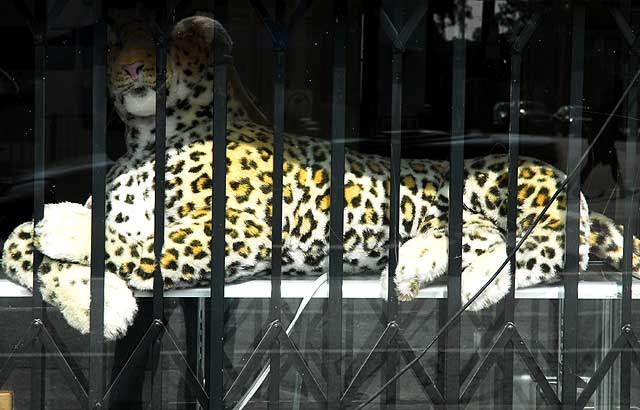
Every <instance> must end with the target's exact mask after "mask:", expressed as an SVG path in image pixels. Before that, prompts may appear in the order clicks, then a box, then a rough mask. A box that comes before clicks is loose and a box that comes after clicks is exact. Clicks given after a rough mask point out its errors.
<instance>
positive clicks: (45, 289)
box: [3, 17, 640, 338]
mask: <svg viewBox="0 0 640 410" xmlns="http://www.w3.org/2000/svg"><path fill="white" fill-rule="evenodd" d="M216 24H217V23H215V22H214V21H213V20H211V19H209V18H206V17H191V18H188V19H185V20H183V21H181V22H179V23H178V24H177V26H176V27H175V29H174V31H173V35H172V43H171V47H170V50H169V56H168V61H169V65H168V70H167V83H166V86H167V118H166V124H167V132H166V134H167V139H166V146H167V151H166V172H165V179H166V183H165V186H164V191H165V208H166V209H165V229H164V231H165V236H164V246H163V251H162V256H161V258H159V260H158V261H156V260H155V257H154V252H153V237H154V235H153V227H154V223H153V218H154V216H153V215H154V163H155V160H154V150H155V143H154V141H155V118H154V113H155V91H154V89H155V86H156V84H155V81H156V80H155V78H156V75H155V55H154V53H153V49H154V48H153V40H152V36H151V34H150V31H149V30H148V29H147V28H146V27H145V25H144V22H142V21H140V20H135V19H134V20H129V21H127V22H125V23H121V24H119V25H118V27H117V30H116V36H115V39H114V42H113V43H112V45H111V49H110V53H109V74H108V75H109V85H110V87H109V89H110V97H111V99H112V100H113V102H114V105H115V107H116V109H117V111H118V113H119V115H120V117H121V118H122V120H123V121H124V123H125V124H126V140H127V147H128V150H127V153H126V154H125V155H124V156H123V157H122V158H120V159H119V160H118V161H117V162H116V164H115V165H114V166H113V168H112V169H111V170H110V171H109V173H108V176H107V189H106V193H107V201H106V212H107V213H106V227H107V229H106V232H105V235H106V242H105V247H106V255H107V256H106V261H105V267H106V271H107V286H108V291H107V297H106V300H107V301H106V303H107V305H108V307H107V308H108V309H112V310H111V312H112V313H107V317H106V318H105V325H106V328H107V330H106V333H105V334H106V336H107V337H109V338H112V337H118V336H121V335H122V334H124V333H125V332H126V328H127V327H128V325H129V323H130V322H131V320H132V319H133V315H134V314H135V300H133V297H132V295H131V292H130V291H129V290H128V288H135V289H151V288H152V286H153V273H154V270H155V268H156V266H158V265H159V266H160V268H161V272H162V277H163V280H164V287H165V289H171V288H177V287H191V286H196V285H199V284H203V283H207V282H208V281H209V280H210V269H209V267H210V246H211V232H212V220H211V217H212V212H211V210H212V207H213V206H216V204H217V203H218V204H219V202H217V201H216V199H215V198H213V197H212V152H213V139H212V112H213V107H212V102H213V89H212V87H213V67H212V65H211V64H210V61H211V59H212V55H211V51H212V50H211V46H210V44H211V43H212V40H213V37H214V36H215V35H218V34H219V33H221V34H220V35H223V36H226V34H225V33H224V31H223V30H222V29H221V28H220V26H218V25H216ZM225 43H226V44H230V40H229V39H228V38H225ZM132 64H133V65H132ZM123 67H125V68H127V70H129V71H127V70H125V69H124V68H123ZM132 67H134V68H135V69H136V70H137V71H136V73H135V74H136V75H135V79H134V78H133V77H134V76H133V75H132V74H131V70H132ZM241 91H242V90H241V89H240V86H239V85H238V84H237V83H236V84H233V83H230V84H229V86H228V95H229V99H228V109H227V146H226V149H227V159H226V164H224V167H225V168H226V189H227V199H226V220H225V232H226V235H225V243H226V248H225V269H226V280H227V281H235V280H238V279H241V278H243V277H247V276H255V275H258V274H263V273H267V272H269V270H270V267H271V239H272V237H271V234H272V219H273V218H272V215H273V203H272V195H273V185H274V181H273V172H272V171H273V130H272V128H270V127H269V126H268V125H266V124H265V122H264V120H263V119H262V118H259V119H258V118H256V116H255V115H252V114H251V113H255V112H256V110H255V109H254V108H251V107H248V106H247V104H246V100H245V102H243V101H242V100H241V98H239V95H240V92H241ZM214 166H215V167H216V169H222V164H214ZM507 168H508V165H507V158H506V157H505V156H501V155H493V156H488V157H483V158H477V159H470V160H466V161H465V162H464V175H465V178H464V180H465V182H464V202H463V205H464V213H463V219H464V223H463V227H462V232H463V237H462V242H463V254H462V267H463V273H462V296H463V299H464V300H468V299H469V298H470V297H471V296H472V295H473V294H474V293H475V292H476V290H477V289H479V288H480V287H481V286H482V284H483V283H484V282H485V281H486V279H487V278H488V277H489V276H490V275H491V274H492V273H493V271H494V270H495V268H496V267H497V266H498V264H499V263H500V262H501V261H503V260H504V259H505V257H506V244H505V232H506V209H507V208H506V206H507V203H506V198H507ZM283 171H284V186H283V220H282V225H283V232H282V236H283V242H284V243H283V249H282V258H283V260H282V268H283V272H284V273H286V274H296V275H300V274H302V275H306V274H309V275H312V274H320V273H323V272H325V271H326V270H327V268H328V253H329V247H328V243H329V236H330V235H335V234H336V233H334V232H331V231H330V225H329V209H330V205H331V198H330V195H329V192H330V191H329V188H330V146H329V144H328V142H327V141H325V140H320V139H315V138H309V137H303V136H293V135H286V136H285V150H284V167H283ZM345 171H346V172H345V180H344V195H345V210H344V221H345V227H344V232H342V233H341V236H342V238H343V240H344V268H345V271H346V272H347V273H361V272H383V277H385V276H386V265H387V256H388V255H387V254H388V244H389V232H388V226H389V192H390V164H389V160H388V159H387V158H384V157H381V156H375V155H364V154H361V153H358V152H354V151H347V153H346V163H345ZM400 173H401V177H400V182H401V185H400V227H399V228H400V240H401V247H400V249H399V256H400V258H399V260H400V262H399V264H398V267H397V270H396V276H395V281H396V285H397V293H398V296H399V298H400V299H401V300H411V299H412V298H413V297H415V295H416V293H417V291H418V290H419V289H420V288H421V287H423V286H425V285H427V284H429V283H431V282H432V281H433V280H435V279H436V278H437V277H439V276H441V275H443V274H445V272H446V271H447V252H448V209H449V182H448V179H449V164H448V163H447V162H444V161H434V160H428V159H420V160H417V159H416V160H403V161H402V163H401V166H400ZM564 178H565V175H564V174H563V173H562V172H561V171H559V170H557V169H555V168H554V167H552V166H550V165H549V164H546V163H544V162H542V161H538V160H536V159H530V158H523V159H521V160H520V163H519V168H518V184H519V185H518V192H517V198H518V218H517V225H518V226H517V235H518V237H520V236H521V235H522V234H523V233H524V232H525V231H526V230H527V229H528V228H529V227H530V226H531V223H532V221H533V219H534V218H535V216H536V215H537V214H538V213H539V212H540V210H541V209H542V208H543V206H544V205H545V204H546V203H548V201H549V200H550V197H551V195H552V194H553V192H554V191H555V190H556V189H557V187H558V186H559V184H560V183H561V182H562V181H563V180H564ZM566 203H567V200H566V196H565V195H561V196H560V197H559V198H558V200H557V201H555V202H554V203H553V204H551V207H550V208H549V211H548V212H547V214H546V215H545V216H544V218H543V219H542V221H541V223H540V224H539V225H538V226H537V227H536V228H535V229H534V231H533V232H532V234H531V236H529V238H528V239H527V240H526V242H525V243H524V246H523V247H522V248H521V249H520V251H519V252H518V255H517V275H516V285H517V286H518V287H523V286H529V285H533V284H537V283H541V282H544V281H549V280H553V279H556V278H557V277H558V275H559V274H560V273H561V272H562V271H563V266H564V252H563V250H564V248H565V224H564V221H565V212H566ZM88 206H89V205H87V207H82V206H80V205H77V204H76V205H73V206H72V205H71V204H57V205H50V206H48V207H47V208H46V209H45V218H44V220H43V221H42V222H41V223H40V224H39V225H38V226H37V228H36V230H35V232H36V239H35V241H34V237H33V229H32V224H29V223H28V224H23V225H20V226H19V227H18V228H17V229H16V230H15V231H14V232H13V233H12V234H11V237H10V238H9V239H8V240H7V242H6V245H5V248H4V253H3V264H4V267H5V270H6V273H7V275H8V276H9V277H10V278H12V279H13V280H16V281H18V282H19V283H22V284H24V285H26V286H29V287H31V285H32V284H31V282H30V279H29V278H30V269H31V258H32V254H33V245H34V243H35V246H37V247H38V248H39V249H40V251H42V252H43V254H44V255H45V260H44V262H43V264H42V265H41V267H40V280H41V281H42V285H43V286H42V293H43V296H44V298H45V300H47V301H48V302H49V303H51V304H53V305H56V306H58V307H59V308H60V309H61V311H62V312H63V314H64V315H65V317H66V318H67V320H68V321H69V323H70V324H71V325H72V326H74V327H76V328H77V329H79V330H80V331H82V332H86V331H88V313H89V311H88V286H87V283H88V278H89V268H88V264H89V260H90V247H89V244H88V241H87V240H86V239H83V238H87V237H90V235H88V230H89V229H90V219H88V218H89V216H88V215H89V213H90V210H89V209H88ZM70 209H74V212H70ZM580 209H581V214H580V215H581V218H580V269H581V270H584V269H586V267H587V263H588V260H589V253H592V254H595V255H597V256H598V257H600V258H603V259H605V260H607V261H609V262H610V263H612V264H613V265H614V266H616V267H619V266H620V261H621V258H622V254H621V244H622V228H621V227H618V226H616V225H615V224H614V223H613V222H612V221H611V220H610V219H608V218H606V217H605V216H603V215H598V214H590V213H589V210H588V207H587V203H586V201H585V199H584V197H583V196H581V197H580ZM61 215H64V217H61ZM56 221H58V223H60V221H63V222H62V225H61V226H58V225H56ZM87 235H88V236H87ZM638 249H640V246H639V243H638V241H637V240H636V241H635V242H634V270H635V271H637V270H638V267H639V266H638V265H639V259H638V257H639V256H638V255H640V252H639V251H638ZM507 272H508V269H506V270H505V271H504V273H503V274H502V275H501V276H500V277H499V278H498V280H497V282H496V284H494V285H492V286H491V287H490V288H489V289H487V291H486V292H485V293H484V294H483V296H482V297H481V299H480V300H478V302H476V304H474V305H473V308H474V309H480V308H482V307H485V306H488V305H490V304H493V303H496V302H497V301H498V300H500V299H501V298H502V297H503V296H504V295H505V294H506V293H507V292H508V290H509V288H510V281H509V278H508V276H507ZM383 283H385V281H384V280H383ZM74 289H75V290H74ZM115 301H117V302H115ZM122 301H125V302H122ZM115 305H117V306H115ZM113 312H115V313H113Z"/></svg>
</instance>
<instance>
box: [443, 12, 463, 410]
mask: <svg viewBox="0 0 640 410" xmlns="http://www.w3.org/2000/svg"><path fill="white" fill-rule="evenodd" d="M465 5H466V2H465V1H462V2H461V4H460V5H459V7H460V8H461V10H462V11H460V12H459V13H458V34H457V36H456V38H455V39H454V40H453V85H452V99H451V101H452V102H451V105H452V113H451V164H450V175H451V179H450V183H449V273H448V281H447V295H448V297H447V299H448V300H447V309H448V315H449V317H451V315H453V313H454V312H456V311H457V310H459V309H460V307H461V297H460V285H461V274H462V194H463V189H464V176H463V166H464V164H463V161H464V126H465V125H464V124H465V121H464V120H465V76H466V67H465V66H466V42H465V17H464V12H463V10H464V8H465ZM446 337H447V341H446V343H447V344H446V349H447V351H446V356H445V401H446V403H447V405H448V407H447V409H458V408H459V405H458V401H459V400H458V397H459V392H460V352H459V350H460V321H458V322H457V323H456V324H454V325H453V326H451V328H450V329H449V331H448V332H447V333H446Z"/></svg>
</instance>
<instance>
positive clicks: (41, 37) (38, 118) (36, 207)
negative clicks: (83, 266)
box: [31, 0, 47, 410]
mask: <svg viewBox="0 0 640 410" xmlns="http://www.w3.org/2000/svg"><path fill="white" fill-rule="evenodd" d="M34 18H35V22H34V33H33V34H34V45H35V56H34V58H35V64H34V126H33V130H34V141H33V144H34V147H33V155H34V158H33V160H34V164H33V173H34V176H35V178H34V183H33V223H34V225H33V226H34V234H35V226H36V224H37V223H38V222H39V221H40V220H41V219H42V218H43V217H44V201H45V184H46V179H45V155H46V147H45V143H46V75H47V74H46V73H47V67H46V59H47V2H46V1H44V0H43V1H37V2H35V3H34ZM34 237H35V235H34ZM41 262H42V254H41V253H40V252H38V250H34V252H33V265H32V267H33V290H32V291H33V295H32V297H31V306H32V315H33V319H34V320H36V319H41V320H44V319H45V315H46V313H45V307H44V302H43V301H42V295H41V294H40V286H39V280H38V268H39V266H40V263H41ZM34 347H39V349H38V350H39V351H40V355H39V356H38V355H36V354H34V355H33V358H32V359H31V408H32V409H33V410H35V409H41V408H44V389H45V380H46V378H45V373H44V372H45V369H46V362H45V356H44V354H45V351H44V348H43V347H42V345H39V344H37V342H35V340H34ZM38 350H36V349H34V351H38Z"/></svg>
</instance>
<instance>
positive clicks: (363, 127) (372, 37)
mask: <svg viewBox="0 0 640 410" xmlns="http://www.w3.org/2000/svg"><path fill="white" fill-rule="evenodd" d="M362 7H363V14H364V16H363V27H362V30H363V36H362V39H363V41H362V49H363V50H362V58H363V61H362V78H361V79H360V82H361V90H362V93H361V96H360V135H361V136H362V137H365V138H367V137H370V136H373V135H376V131H377V125H378V122H377V121H375V120H374V119H375V118H378V69H379V63H378V56H379V55H378V53H379V42H378V36H379V32H380V8H381V0H367V1H365V2H363V3H362Z"/></svg>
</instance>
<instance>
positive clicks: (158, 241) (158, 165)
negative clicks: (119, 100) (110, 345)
mask: <svg viewBox="0 0 640 410" xmlns="http://www.w3.org/2000/svg"><path fill="white" fill-rule="evenodd" d="M167 6H168V5H167V2H166V1H164V2H162V3H161V4H160V6H159V13H158V14H159V26H160V30H159V32H158V36H157V38H156V117H155V125H156V138H155V144H156V147H155V148H156V151H155V161H156V162H155V208H154V231H153V233H154V237H153V251H154V255H155V260H156V269H155V272H154V277H153V318H154V319H155V320H160V321H162V319H163V316H164V280H163V278H162V266H161V260H162V247H163V245H164V210H165V205H164V199H165V198H164V197H165V195H164V185H165V166H166V163H165V162H166V161H165V160H166V158H165V152H166V131H167V130H166V121H167V119H166V110H167V106H166V102H167V88H166V79H167V38H166V36H167V10H166V8H167ZM161 349H162V339H161V338H160V337H158V338H157V339H156V340H154V341H153V345H152V347H151V358H152V359H151V363H152V373H151V374H152V397H151V400H152V402H153V408H154V409H160V408H161V407H162V390H163V389H162V357H161V355H160V351H161Z"/></svg>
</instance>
